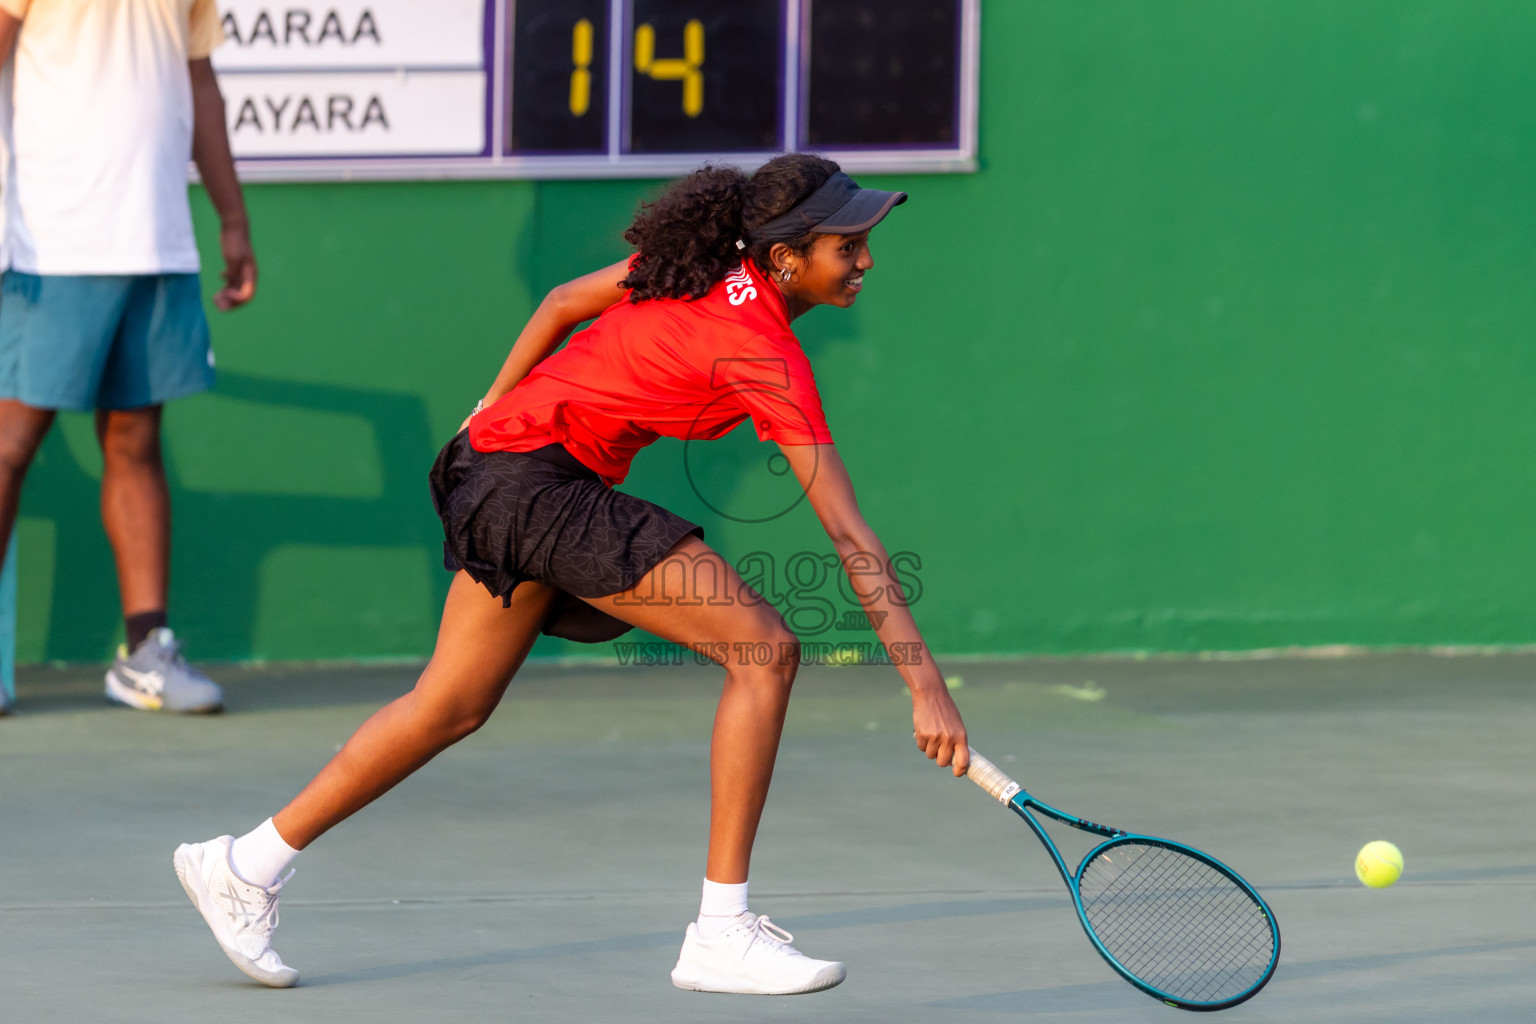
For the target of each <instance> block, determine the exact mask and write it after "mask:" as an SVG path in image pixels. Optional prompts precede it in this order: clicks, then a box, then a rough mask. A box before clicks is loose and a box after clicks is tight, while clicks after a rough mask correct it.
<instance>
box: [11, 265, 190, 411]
mask: <svg viewBox="0 0 1536 1024" xmlns="http://www.w3.org/2000/svg"><path fill="white" fill-rule="evenodd" d="M211 387H213V350H212V349H211V348H210V347H209V344H208V319H207V318H206V317H205V316H204V315H203V301H202V295H201V287H200V285H199V283H198V278H197V275H196V274H87V275H78V276H77V275H65V274H25V273H22V272H20V271H16V270H8V271H6V272H5V276H4V278H3V279H0V398H14V399H16V400H17V401H19V402H22V403H23V404H26V405H30V406H32V407H33V408H36V409H77V410H84V409H142V408H145V407H146V406H151V405H160V404H162V403H164V402H167V401H169V400H170V399H172V398H180V397H182V396H184V395H192V394H196V393H197V392H199V391H207V390H208V389H209V388H211Z"/></svg>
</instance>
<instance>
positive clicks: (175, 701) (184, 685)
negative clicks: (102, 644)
mask: <svg viewBox="0 0 1536 1024" xmlns="http://www.w3.org/2000/svg"><path fill="white" fill-rule="evenodd" d="M107 696H108V697H110V698H111V699H112V700H115V701H117V702H118V703H120V704H127V705H128V706H129V707H131V708H138V709H139V710H140V711H182V712H203V711H218V710H219V709H220V708H222V707H223V706H224V691H222V690H220V689H219V687H218V684H216V683H215V682H214V681H213V680H211V679H209V678H208V677H207V676H205V675H203V674H202V673H201V672H199V671H198V670H197V669H195V668H193V667H192V666H191V665H188V664H187V662H186V659H185V658H183V657H182V656H181V644H180V643H179V642H178V641H177V639H176V634H175V633H172V632H171V631H170V630H169V629H166V628H165V627H164V626H162V627H160V628H159V629H157V630H155V631H154V632H153V633H150V634H149V636H148V637H146V638H145V639H144V642H143V643H141V644H139V646H138V647H136V648H134V650H133V653H132V654H129V653H128V649H127V648H125V647H118V649H117V657H116V658H115V659H113V661H112V667H111V668H110V669H108V670H107Z"/></svg>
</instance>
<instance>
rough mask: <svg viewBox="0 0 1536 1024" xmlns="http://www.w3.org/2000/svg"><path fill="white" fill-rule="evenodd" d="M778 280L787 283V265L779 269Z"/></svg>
mask: <svg viewBox="0 0 1536 1024" xmlns="http://www.w3.org/2000/svg"><path fill="white" fill-rule="evenodd" d="M779 280H780V281H783V282H784V283H785V284H789V268H788V267H785V268H784V269H782V270H780V271H779Z"/></svg>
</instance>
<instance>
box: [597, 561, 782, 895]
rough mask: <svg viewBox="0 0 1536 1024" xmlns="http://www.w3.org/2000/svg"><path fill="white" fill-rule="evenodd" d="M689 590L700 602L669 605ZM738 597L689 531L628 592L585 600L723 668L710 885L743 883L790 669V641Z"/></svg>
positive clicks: (767, 609) (740, 591) (739, 586)
mask: <svg viewBox="0 0 1536 1024" xmlns="http://www.w3.org/2000/svg"><path fill="white" fill-rule="evenodd" d="M696 580H697V581H698V584H699V585H698V586H697V587H695V586H694V583H695V581H696ZM715 580H718V581H719V582H718V583H716V582H715ZM695 595H697V596H702V597H704V598H706V600H704V601H701V602H700V603H698V604H678V603H676V602H677V600H678V599H679V598H681V597H692V596H695ZM711 595H729V596H730V602H729V603H716V604H712V603H710V601H709V600H708V598H709V597H710V596H711ZM743 595H747V596H748V597H749V598H757V595H756V593H755V592H754V591H753V590H752V588H751V587H749V586H747V584H746V583H745V582H743V581H742V579H741V577H740V576H739V575H737V573H736V571H735V569H733V568H732V567H731V565H730V563H728V562H727V561H726V560H725V559H724V558H722V557H721V556H720V554H719V553H718V552H716V551H715V550H714V549H712V548H711V547H710V546H709V545H708V544H706V543H704V542H703V541H702V540H700V539H699V538H697V537H694V536H689V537H686V538H684V539H683V540H682V541H680V542H678V545H677V546H676V547H675V548H673V549H672V552H671V553H670V554H669V555H668V556H667V558H666V559H664V560H663V561H662V562H661V564H660V565H658V566H657V567H656V568H655V569H653V570H651V572H650V573H648V574H647V575H646V576H645V578H644V579H642V580H641V581H640V582H639V583H638V584H636V585H635V586H634V587H633V588H631V589H630V590H628V591H626V592H624V593H623V594H615V595H611V596H609V597H603V598H596V599H588V601H587V603H588V604H591V605H593V606H594V607H596V608H600V609H602V610H603V611H605V612H607V613H608V614H610V615H612V616H614V617H616V618H619V619H622V620H624V621H625V622H628V623H630V624H632V625H635V626H639V627H640V628H642V629H646V630H649V631H650V632H652V633H655V634H656V635H657V636H660V637H662V638H664V639H667V640H671V641H673V642H674V643H679V644H683V645H685V646H688V647H691V648H693V649H695V650H699V651H703V652H704V653H706V654H707V655H708V656H709V657H711V658H713V659H714V660H715V661H717V662H718V663H719V664H721V665H723V666H724V667H725V688H724V690H723V691H722V692H721V694H720V704H719V707H718V708H717V709H716V711H715V727H714V732H713V734H712V735H711V738H710V752H709V772H710V776H709V777H710V815H709V856H708V860H707V863H706V865H705V877H706V878H708V879H709V880H710V881H713V882H725V883H739V882H745V881H746V880H747V871H748V868H749V867H750V866H751V861H752V843H753V841H754V840H755V839H756V837H757V827H758V823H759V822H760V821H761V819H762V815H763V805H764V803H765V802H766V801H767V799H768V786H769V783H770V782H771V781H772V780H773V765H774V760H775V759H776V757H777V756H778V751H779V736H780V734H781V733H782V732H783V729H784V712H785V710H786V709H787V708H788V706H789V694H790V688H791V687H792V686H793V684H794V680H795V672H796V670H797V669H798V668H799V666H800V659H799V641H798V640H797V639H796V638H795V635H794V634H793V633H791V632H790V631H789V627H787V626H786V625H785V624H784V620H783V619H782V618H780V617H779V614H778V612H776V611H774V609H773V608H772V607H771V606H770V605H768V604H766V603H756V604H753V603H747V602H744V601H743V600H742V599H741V598H742V596H743ZM757 601H759V602H761V598H757ZM759 644H767V645H768V648H767V649H768V650H769V651H770V652H771V657H769V658H768V659H767V660H768V662H769V664H766V665H764V664H759V660H760V659H759V658H757V657H754V654H756V653H757V652H759V651H761V650H762V648H760V647H758V646H757V645H759Z"/></svg>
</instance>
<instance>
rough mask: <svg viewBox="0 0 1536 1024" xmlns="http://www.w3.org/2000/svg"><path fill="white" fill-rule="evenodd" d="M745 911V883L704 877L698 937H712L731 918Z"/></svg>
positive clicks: (728, 924) (726, 926)
mask: <svg viewBox="0 0 1536 1024" xmlns="http://www.w3.org/2000/svg"><path fill="white" fill-rule="evenodd" d="M746 912H747V883H746V882H739V883H732V882H711V881H710V880H709V879H707V878H706V879H704V898H703V899H702V900H700V901H699V923H698V929H699V937H700V938H703V939H712V938H714V937H715V936H716V935H719V934H720V933H721V932H723V931H725V930H726V928H728V927H729V926H730V923H731V921H732V920H734V919H735V918H736V917H738V916H740V915H742V914H745V913H746Z"/></svg>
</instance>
